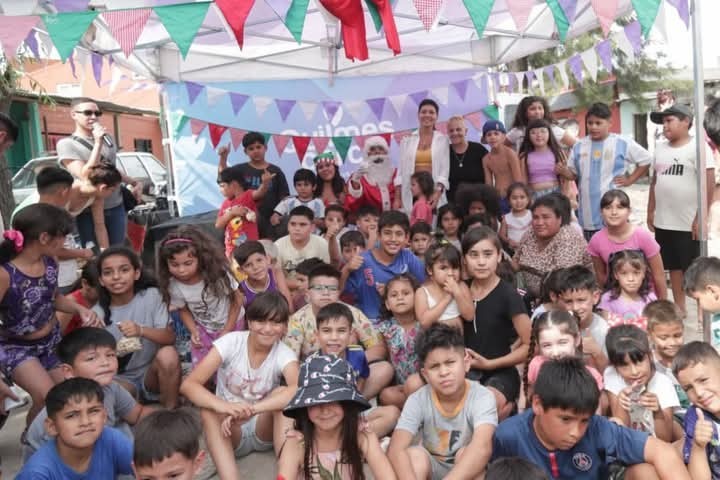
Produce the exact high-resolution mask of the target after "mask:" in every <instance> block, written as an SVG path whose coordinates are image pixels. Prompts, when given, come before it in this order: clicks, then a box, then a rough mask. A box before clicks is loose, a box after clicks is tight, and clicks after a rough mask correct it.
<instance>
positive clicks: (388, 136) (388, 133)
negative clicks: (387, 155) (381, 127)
mask: <svg viewBox="0 0 720 480" xmlns="http://www.w3.org/2000/svg"><path fill="white" fill-rule="evenodd" d="M378 135H380V136H381V137H383V138H384V139H385V141H386V142H387V144H388V147H389V146H390V139H391V138H392V132H385V133H378Z"/></svg>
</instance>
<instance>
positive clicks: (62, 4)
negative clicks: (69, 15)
mask: <svg viewBox="0 0 720 480" xmlns="http://www.w3.org/2000/svg"><path fill="white" fill-rule="evenodd" d="M53 3H54V4H55V8H56V9H57V11H58V12H77V11H80V10H86V9H87V6H88V3H90V0H55V1H54V2H53Z"/></svg>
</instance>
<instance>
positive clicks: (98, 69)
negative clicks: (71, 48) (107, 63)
mask: <svg viewBox="0 0 720 480" xmlns="http://www.w3.org/2000/svg"><path fill="white" fill-rule="evenodd" d="M90 60H91V61H92V70H93V77H95V83H97V86H98V87H99V86H101V85H102V68H103V56H102V55H100V54H99V53H95V52H92V54H91V55H90Z"/></svg>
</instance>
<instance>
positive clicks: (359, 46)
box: [320, 0, 439, 60]
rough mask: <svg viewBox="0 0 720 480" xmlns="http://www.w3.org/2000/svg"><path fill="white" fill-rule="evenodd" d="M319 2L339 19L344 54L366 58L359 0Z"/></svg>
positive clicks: (327, 0) (351, 58)
mask: <svg viewBox="0 0 720 480" xmlns="http://www.w3.org/2000/svg"><path fill="white" fill-rule="evenodd" d="M438 1H439V0H438ZM320 3H321V4H322V6H323V7H325V9H326V10H327V11H328V12H330V14H331V15H333V16H334V17H337V18H338V19H339V20H340V23H341V27H342V28H341V30H342V37H343V45H344V46H345V56H346V57H347V58H349V59H350V60H355V59H357V60H367V59H368V46H367V38H366V36H365V13H364V12H363V7H362V4H361V3H360V0H320Z"/></svg>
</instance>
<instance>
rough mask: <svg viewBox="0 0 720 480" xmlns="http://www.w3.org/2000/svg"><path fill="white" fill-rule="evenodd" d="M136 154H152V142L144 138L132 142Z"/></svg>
mask: <svg viewBox="0 0 720 480" xmlns="http://www.w3.org/2000/svg"><path fill="white" fill-rule="evenodd" d="M134 143H135V151H136V152H148V153H152V140H148V139H146V138H136V139H135V140H134Z"/></svg>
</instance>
